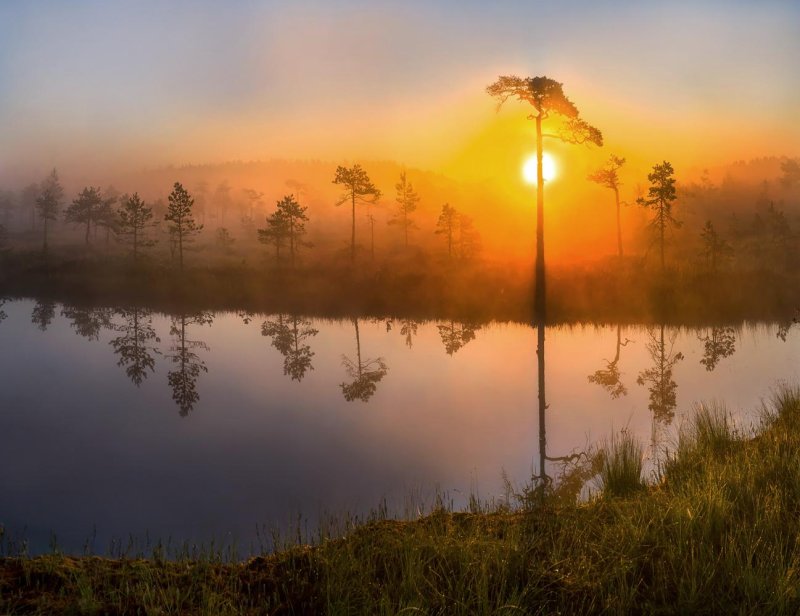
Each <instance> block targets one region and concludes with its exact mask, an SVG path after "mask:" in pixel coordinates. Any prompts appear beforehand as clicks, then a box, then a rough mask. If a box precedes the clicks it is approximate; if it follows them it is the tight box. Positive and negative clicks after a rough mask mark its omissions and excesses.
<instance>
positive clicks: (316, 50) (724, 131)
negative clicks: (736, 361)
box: [0, 0, 800, 182]
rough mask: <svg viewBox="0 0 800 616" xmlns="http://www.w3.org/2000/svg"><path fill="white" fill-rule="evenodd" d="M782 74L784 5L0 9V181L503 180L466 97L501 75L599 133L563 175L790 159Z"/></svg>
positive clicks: (794, 53)
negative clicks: (546, 82)
mask: <svg viewBox="0 0 800 616" xmlns="http://www.w3.org/2000/svg"><path fill="white" fill-rule="evenodd" d="M797 58H800V2H797V1H796V0H795V1H792V2H778V1H762V2H743V1H735V0H729V1H725V2H722V1H719V2H711V1H702V0H700V1H694V2H681V1H675V2H647V1H638V2H628V1H623V0H616V1H609V2H600V1H595V2H589V1H583V2H580V1H563V2H550V3H542V2H534V1H531V0H527V1H525V2H510V1H501V0H499V1H497V2H477V1H469V0H467V1H464V0H461V1H440V2H435V1H428V2H418V1H416V0H406V1H403V2H399V1H398V2H395V1H380V0H373V1H372V2H356V1H352V0H342V1H337V2H320V1H318V2H307V1H304V0H298V1H293V2H267V1H260V2H259V1H255V0H251V1H245V0H232V1H229V2H224V3H223V2H208V1H204V0H194V1H191V2H189V1H180V0H175V1H170V2H163V1H159V0H139V1H136V2H131V1H119V0H103V1H100V0H97V1H89V0H72V1H69V2H66V1H60V0H59V1H57V0H24V1H23V0H0V144H1V145H0V181H6V182H7V181H10V180H14V179H16V178H24V179H26V180H27V179H29V178H31V177H40V176H42V175H43V174H44V173H45V172H46V171H47V170H48V169H49V168H51V167H53V166H57V167H59V169H66V170H67V171H69V170H70V169H71V168H77V167H81V166H82V167H83V168H87V167H88V168H91V169H97V170H98V173H100V172H102V171H105V170H111V169H114V168H119V167H125V166H129V167H131V166H132V167H137V168H147V167H157V166H163V165H168V164H175V165H184V164H199V163H214V162H222V161H227V160H257V159H269V158H290V159H323V160H331V161H342V160H343V161H354V160H370V159H372V160H394V161H399V162H402V163H404V164H408V165H411V166H415V167H419V168H424V169H430V170H433V171H438V172H442V173H446V174H448V175H452V176H455V177H461V178H468V179H469V178H474V179H485V177H488V176H492V175H495V174H497V173H498V166H499V165H503V166H509V165H510V166H513V167H514V173H515V174H518V165H517V164H516V162H515V161H516V159H517V158H518V157H521V156H524V154H525V150H526V148H528V149H529V150H530V151H533V147H534V144H533V141H532V135H533V133H532V126H531V123H530V122H527V121H526V120H525V116H526V111H525V109H524V108H523V107H522V106H519V105H509V106H508V107H507V108H504V109H503V110H501V111H500V112H498V111H497V109H496V104H495V102H494V101H493V100H492V99H490V97H489V96H488V95H486V94H485V87H486V86H487V85H488V84H489V83H491V82H492V81H494V80H495V79H496V78H497V76H498V75H501V74H518V75H521V76H535V75H547V76H549V77H552V78H555V79H557V80H558V81H561V82H563V83H564V88H565V91H566V93H567V94H568V96H569V97H570V98H571V99H572V100H573V101H574V102H575V103H576V104H577V106H578V107H579V109H580V110H581V113H582V115H583V117H585V118H586V119H587V120H588V121H589V122H591V123H592V124H594V125H596V126H598V127H599V128H600V129H601V130H602V131H603V132H604V135H605V140H606V147H605V148H603V150H602V152H597V153H589V154H586V153H578V152H577V151H576V152H574V153H566V151H565V153H563V156H564V157H566V158H565V159H564V160H562V163H561V164H562V165H569V164H573V165H574V166H581V169H583V167H588V166H590V165H591V164H596V162H597V161H598V160H602V159H603V158H605V157H606V156H607V155H608V153H609V152H616V153H621V154H623V155H626V156H628V157H629V160H639V161H641V163H642V165H644V164H647V163H651V162H658V161H660V160H662V159H670V160H673V161H675V164H676V168H684V169H697V168H700V167H705V166H713V165H715V164H723V163H726V162H730V161H733V160H737V159H749V158H754V157H758V156H765V155H779V156H780V155H789V156H797V155H800V123H798V122H797V121H796V113H797V110H798V109H800V78H798V74H797V70H796V59H797ZM792 60H794V61H792ZM559 152H560V151H559ZM559 152H557V154H558V155H561V154H559ZM570 157H573V159H574V160H570ZM581 157H583V158H581ZM520 165H521V162H520Z"/></svg>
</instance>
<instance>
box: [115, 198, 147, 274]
mask: <svg viewBox="0 0 800 616" xmlns="http://www.w3.org/2000/svg"><path fill="white" fill-rule="evenodd" d="M117 217H118V220H119V234H120V236H122V238H124V240H125V241H127V242H129V243H130V244H131V248H132V251H133V260H134V262H136V261H137V260H138V258H139V249H140V248H145V247H148V246H152V245H153V244H155V241H154V240H150V239H148V238H147V235H146V233H147V229H148V228H150V227H153V226H155V224H156V223H155V222H153V218H154V214H153V208H151V207H148V206H147V205H146V204H145V202H144V201H142V199H141V198H140V197H139V193H133V194H132V195H130V196H128V195H123V197H122V199H121V201H120V208H119V211H118V213H117Z"/></svg>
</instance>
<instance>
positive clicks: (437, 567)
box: [0, 386, 800, 616]
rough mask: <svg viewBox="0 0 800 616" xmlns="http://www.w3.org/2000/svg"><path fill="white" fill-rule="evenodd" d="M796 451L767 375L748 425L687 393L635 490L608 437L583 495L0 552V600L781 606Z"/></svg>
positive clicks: (514, 610) (793, 558) (619, 440)
mask: <svg viewBox="0 0 800 616" xmlns="http://www.w3.org/2000/svg"><path fill="white" fill-rule="evenodd" d="M798 451H800V388H797V387H789V386H783V387H780V388H778V389H777V390H776V391H775V392H774V394H773V395H772V397H771V398H770V399H769V400H768V401H767V402H766V403H765V404H764V408H763V413H762V421H761V423H760V425H759V426H758V428H757V429H755V430H754V431H753V432H752V433H748V434H745V433H743V432H742V431H741V430H737V429H735V428H734V426H733V423H732V421H731V420H730V416H729V415H728V413H727V412H726V411H725V409H724V407H722V406H721V405H714V404H709V405H700V406H698V407H697V413H696V415H695V418H694V420H693V421H692V422H691V423H690V424H688V425H687V426H685V427H684V429H683V430H682V431H681V433H680V436H679V439H678V443H677V445H676V447H675V452H674V453H673V454H672V455H671V456H670V458H669V460H668V461H667V462H666V463H665V464H664V465H663V467H662V468H661V470H660V473H659V475H658V476H657V478H656V480H655V481H654V482H653V483H652V484H650V485H644V484H642V481H641V473H642V469H641V445H640V444H637V443H636V442H635V441H634V440H633V439H632V438H631V437H630V436H629V435H626V434H624V433H623V434H622V435H620V436H618V437H616V438H614V439H611V440H610V441H609V442H608V443H607V444H606V446H605V447H604V450H603V452H602V453H601V454H600V455H599V456H595V457H594V459H592V460H587V464H590V465H595V467H594V468H596V470H597V471H598V473H599V477H600V485H601V486H602V489H601V491H600V492H599V493H598V494H596V495H594V496H593V497H591V498H589V499H588V500H584V501H579V500H577V499H576V498H574V497H573V498H572V499H571V500H570V499H565V498H563V494H561V495H559V494H557V490H555V489H553V493H552V494H551V495H550V497H545V498H544V499H543V501H542V500H541V499H534V500H535V502H534V500H531V501H530V504H529V505H528V506H526V507H521V506H513V504H510V505H509V504H505V505H504V504H497V505H495V506H493V507H491V508H483V509H481V508H479V507H477V506H475V507H473V508H472V509H473V511H472V512H453V511H449V510H447V509H446V508H444V507H438V508H437V509H436V510H435V511H433V512H432V513H430V514H429V515H426V516H425V517H423V518H421V519H418V520H414V521H395V520H388V519H382V518H380V517H379V518H376V519H373V520H372V521H371V522H368V523H365V524H357V525H353V526H351V527H350V528H349V530H348V532H346V533H345V534H344V535H343V536H340V537H337V538H332V537H327V538H326V537H325V536H323V537H321V538H320V541H319V542H318V543H317V544H316V545H314V546H309V545H293V546H287V547H286V548H285V549H282V550H281V551H278V552H276V553H273V554H270V555H266V556H260V557H257V558H253V559H251V560H249V561H247V562H229V561H227V560H226V559H224V558H218V557H215V556H214V555H213V554H206V555H205V556H201V557H191V558H190V557H186V558H178V559H176V560H166V559H164V558H160V557H156V558H150V559H137V558H117V559H103V558H97V557H83V558H71V557H68V556H63V555H58V554H54V555H48V556H42V557H37V558H5V559H2V560H0V613H10V614H22V613H25V614H51V613H74V614H324V613H328V614H485V615H487V616H488V615H503V614H555V613H562V614H576V613H580V614H584V613H588V614H630V613H636V614H641V613H648V614H649V613H654V614H659V613H662V614H668V613H679V614H685V613H693V614H694V613H700V614H703V613H707V614H711V613H745V614H746V613H753V614H755V613H758V614H764V613H769V614H796V613H798V612H800V516H798V511H800V456H799V455H798ZM598 459H599V460H600V463H598V462H597V460H598Z"/></svg>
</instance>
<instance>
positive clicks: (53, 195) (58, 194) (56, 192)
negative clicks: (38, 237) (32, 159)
mask: <svg viewBox="0 0 800 616" xmlns="http://www.w3.org/2000/svg"><path fill="white" fill-rule="evenodd" d="M63 198H64V189H63V188H62V187H61V183H60V182H59V181H58V172H57V171H56V170H55V169H53V171H52V172H51V173H50V175H48V176H47V177H46V178H45V179H44V181H43V182H42V185H41V188H40V189H39V196H38V197H36V210H37V211H38V212H39V217H40V218H41V219H42V221H43V222H44V242H43V244H42V252H44V253H47V223H48V221H50V220H57V219H58V210H59V209H60V208H61V201H62V199H63Z"/></svg>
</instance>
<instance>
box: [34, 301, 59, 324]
mask: <svg viewBox="0 0 800 616" xmlns="http://www.w3.org/2000/svg"><path fill="white" fill-rule="evenodd" d="M55 316H56V303H55V302H51V301H47V300H38V301H37V302H36V305H35V306H34V307H33V312H31V323H33V324H34V325H35V326H36V327H38V328H39V329H40V330H41V331H43V332H44V331H47V328H48V327H50V323H52V322H53V319H54V318H55Z"/></svg>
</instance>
